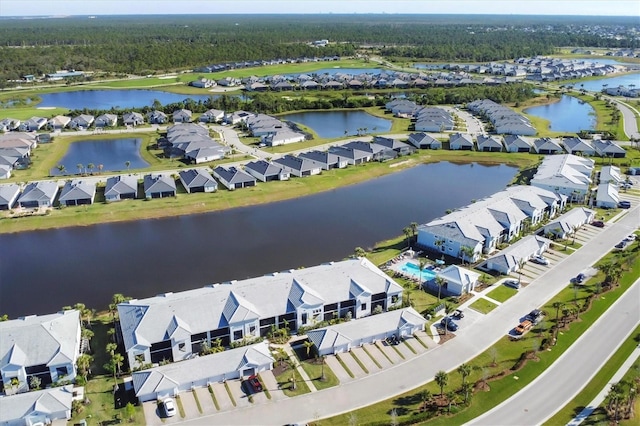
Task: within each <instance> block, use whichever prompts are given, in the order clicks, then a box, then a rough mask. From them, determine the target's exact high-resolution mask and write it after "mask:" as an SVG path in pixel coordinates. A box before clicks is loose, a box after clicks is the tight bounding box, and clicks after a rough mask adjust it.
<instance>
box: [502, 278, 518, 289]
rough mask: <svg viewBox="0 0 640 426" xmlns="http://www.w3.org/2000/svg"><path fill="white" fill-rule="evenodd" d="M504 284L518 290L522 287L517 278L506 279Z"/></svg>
mask: <svg viewBox="0 0 640 426" xmlns="http://www.w3.org/2000/svg"><path fill="white" fill-rule="evenodd" d="M503 284H504V285H506V286H507V287H511V288H515V289H516V290H518V289H520V283H519V282H518V281H516V280H506V281H505V282H504V283H503Z"/></svg>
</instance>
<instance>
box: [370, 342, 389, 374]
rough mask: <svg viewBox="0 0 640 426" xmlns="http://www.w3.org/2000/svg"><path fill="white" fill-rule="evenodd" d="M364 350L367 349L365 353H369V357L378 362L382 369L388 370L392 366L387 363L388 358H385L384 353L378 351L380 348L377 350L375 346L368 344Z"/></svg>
mask: <svg viewBox="0 0 640 426" xmlns="http://www.w3.org/2000/svg"><path fill="white" fill-rule="evenodd" d="M366 348H367V352H369V354H370V355H371V357H372V358H374V359H375V360H376V361H378V364H380V365H381V366H382V368H383V369H384V368H389V367H391V366H392V365H393V363H392V362H391V361H389V358H387V356H386V355H385V354H384V353H382V351H380V348H378V346H377V345H375V344H368V345H366Z"/></svg>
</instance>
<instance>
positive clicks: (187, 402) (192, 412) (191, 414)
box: [178, 392, 201, 419]
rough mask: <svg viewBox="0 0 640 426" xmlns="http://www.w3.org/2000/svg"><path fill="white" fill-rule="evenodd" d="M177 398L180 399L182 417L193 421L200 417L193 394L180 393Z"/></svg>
mask: <svg viewBox="0 0 640 426" xmlns="http://www.w3.org/2000/svg"><path fill="white" fill-rule="evenodd" d="M178 398H180V402H181V403H182V408H183V409H184V416H185V417H186V418H187V419H195V418H197V417H199V416H200V415H201V413H200V410H198V404H196V399H195V398H194V397H193V392H182V393H181V394H180V396H179V397H178Z"/></svg>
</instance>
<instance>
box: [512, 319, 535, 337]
mask: <svg viewBox="0 0 640 426" xmlns="http://www.w3.org/2000/svg"><path fill="white" fill-rule="evenodd" d="M531 327H533V323H532V322H531V321H529V320H524V321H522V322H521V323H520V324H518V326H517V327H516V329H515V332H516V333H517V334H524V333H526V332H527V331H529V330H531Z"/></svg>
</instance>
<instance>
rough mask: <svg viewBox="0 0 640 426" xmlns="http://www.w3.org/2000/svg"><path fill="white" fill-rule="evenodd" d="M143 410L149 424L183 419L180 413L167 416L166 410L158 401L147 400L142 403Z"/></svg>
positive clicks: (176, 421)
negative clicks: (165, 414)
mask: <svg viewBox="0 0 640 426" xmlns="http://www.w3.org/2000/svg"><path fill="white" fill-rule="evenodd" d="M176 409H177V407H176ZM142 411H143V412H144V419H145V422H146V423H147V425H149V426H161V425H166V424H173V423H178V422H179V421H181V420H182V419H181V418H180V413H177V414H176V415H175V416H173V417H165V416H164V412H163V411H162V409H161V408H159V406H158V402H157V401H147V402H144V403H142Z"/></svg>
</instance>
